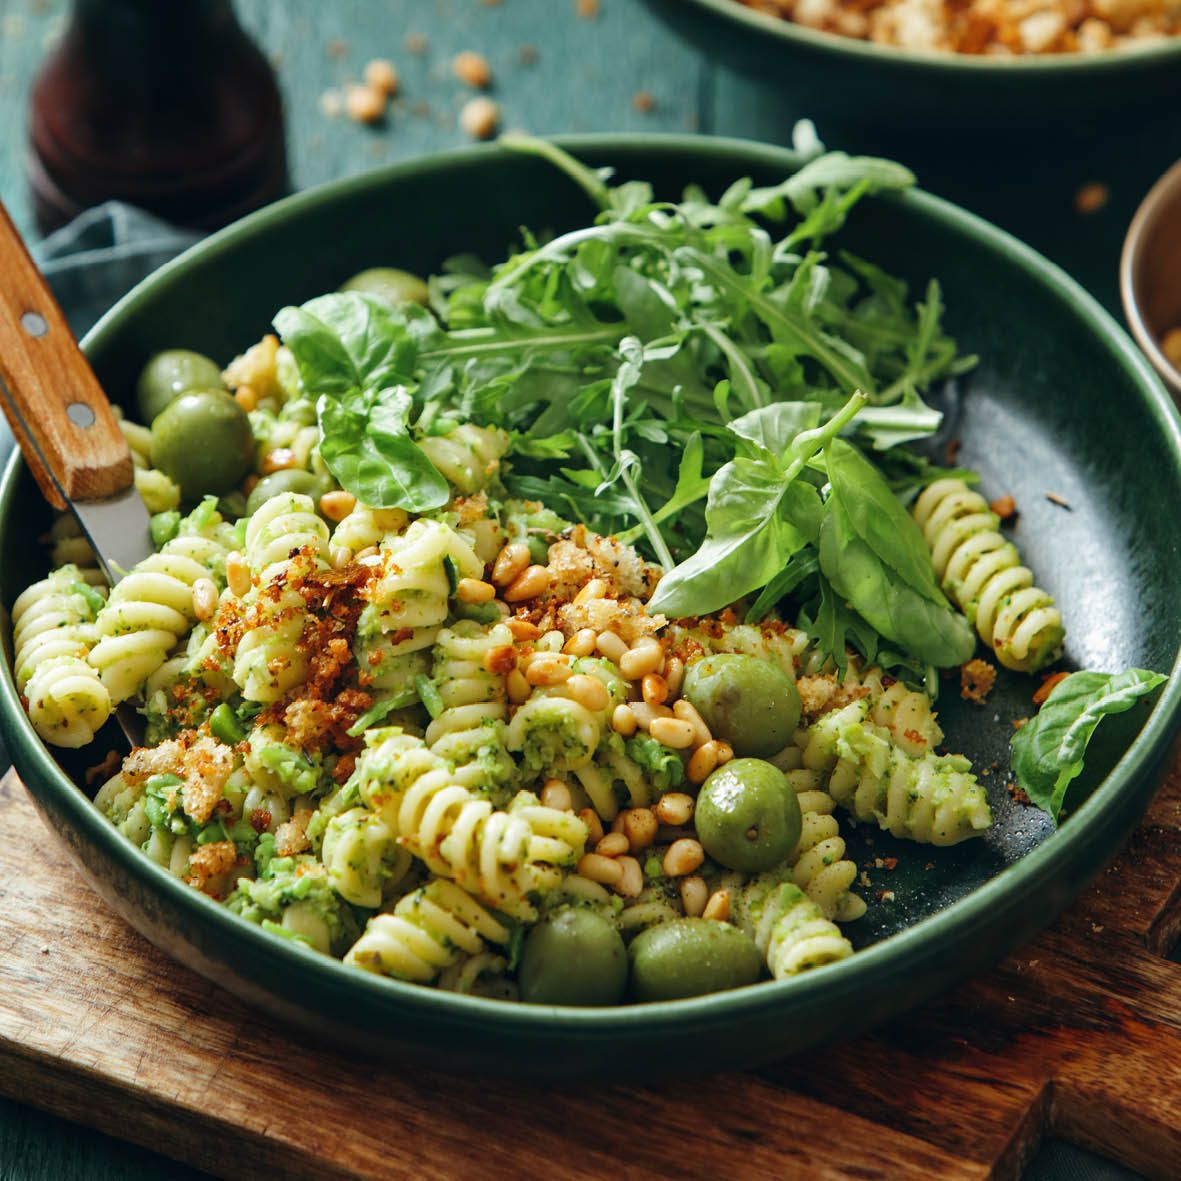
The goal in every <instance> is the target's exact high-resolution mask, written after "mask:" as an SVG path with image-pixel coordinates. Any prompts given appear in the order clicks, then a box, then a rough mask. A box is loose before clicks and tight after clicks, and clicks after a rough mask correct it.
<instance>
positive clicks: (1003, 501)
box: [988, 493, 1017, 521]
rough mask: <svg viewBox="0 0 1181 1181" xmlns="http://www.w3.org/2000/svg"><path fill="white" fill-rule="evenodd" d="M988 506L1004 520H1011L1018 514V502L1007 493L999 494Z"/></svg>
mask: <svg viewBox="0 0 1181 1181" xmlns="http://www.w3.org/2000/svg"><path fill="white" fill-rule="evenodd" d="M988 507H989V508H990V509H992V511H993V512H994V513H996V515H997V516H998V517H1000V519H1001V520H1002V521H1011V520H1012V519H1013V518H1014V517H1015V516H1016V515H1017V502H1016V501H1015V500H1014V499H1013V497H1011V496H1009V495H1008V494H1007V493H1006V494H1005V495H1004V496H998V497H997V498H996V500H993V501H990V502H989V505H988Z"/></svg>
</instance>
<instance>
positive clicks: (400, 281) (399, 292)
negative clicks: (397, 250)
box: [340, 267, 431, 307]
mask: <svg viewBox="0 0 1181 1181" xmlns="http://www.w3.org/2000/svg"><path fill="white" fill-rule="evenodd" d="M340 289H341V291H359V292H361V293H362V294H363V295H372V296H375V297H376V298H377V299H380V300H384V301H385V302H386V303H388V304H392V305H393V306H394V307H397V306H398V305H399V304H402V303H420V304H422V305H423V307H425V306H426V305H427V304H428V303H429V302H430V298H431V292H430V288H429V287H427V285H426V283H424V282H423V281H422V280H421V279H420V278H419V277H418V276H417V275H412V274H411V273H410V272H409V271H399V270H398V269H397V268H396V267H370V268H369V270H367V271H361V272H359V273H358V274H356V275H354V276H353V277H352V278H351V279H348V280H346V281H345V282H344V283H342V284H341V285H340Z"/></svg>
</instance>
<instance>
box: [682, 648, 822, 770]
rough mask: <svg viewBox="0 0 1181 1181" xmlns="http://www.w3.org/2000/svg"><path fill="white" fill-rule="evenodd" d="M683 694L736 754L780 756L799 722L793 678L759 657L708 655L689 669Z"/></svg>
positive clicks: (798, 701)
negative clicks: (779, 752)
mask: <svg viewBox="0 0 1181 1181" xmlns="http://www.w3.org/2000/svg"><path fill="white" fill-rule="evenodd" d="M683 692H684V694H685V696H686V697H687V698H688V699H689V701H690V702H691V703H692V704H693V705H694V706H695V707H696V709H697V712H698V713H699V714H701V716H702V717H703V718H704V719H705V724H706V725H707V726H708V727H709V728H710V730H711V732H712V733H713V735H714V737H715V738H720V739H722V740H723V741H725V742H728V743H729V744H730V745H731V746H732V747H733V748H734V753H735V754H736V755H750V756H752V757H754V758H765V757H766V756H767V755H773V754H776V753H777V752H778V751H781V750H782V749H783V748H784V747H785V746H786V745H787V744H788V743H789V742H790V741H791V736H792V732H793V731H794V730H795V728H796V726H798V725H799V722H800V694H799V691H798V690H797V689H796V686H795V682H794V681H793V680H792V679H791V677H789V676H788V675H787V673H785V672H784V671H783V670H782V669H781V668H779V667H778V666H776V665H774V664H771V663H769V662H768V661H766V660H760V659H759V657H757V656H738V655H730V654H718V655H717V656H707V657H706V658H705V659H704V660H699V661H698V662H697V663H696V664H692V665H690V666H689V668H688V669H687V670H686V672H685V684H684V690H683Z"/></svg>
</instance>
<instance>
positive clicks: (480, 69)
mask: <svg viewBox="0 0 1181 1181" xmlns="http://www.w3.org/2000/svg"><path fill="white" fill-rule="evenodd" d="M451 68H452V69H453V70H454V71H455V76H456V77H457V78H458V79H459V80H460V81H461V82H462V83H464V85H465V86H472V87H475V88H476V89H477V90H483V89H484V88H485V87H486V86H488V85H490V84H491V82H492V67H491V66H490V65H489V64H488V59H487V58H486V57H485V56H484V55H483V54H482V53H476V52H475V50H472V49H465V50H463V52H462V53H457V54H456V55H455V58H454V60H453V61H452V63H451Z"/></svg>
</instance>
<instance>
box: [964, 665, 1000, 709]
mask: <svg viewBox="0 0 1181 1181" xmlns="http://www.w3.org/2000/svg"><path fill="white" fill-rule="evenodd" d="M995 684H996V667H995V665H992V664H989V663H988V661H987V660H980V659H979V658H976V659H973V660H969V661H968V663H967V664H965V665H964V666H963V667H962V668H961V669H960V696H961V697H962V698H963V699H964V700H965V701H973V702H975V703H976V704H977V705H983V704H984V703H985V701H986V700H987V699H988V695H989V694H990V693H991V692H992V687H993V685H995Z"/></svg>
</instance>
